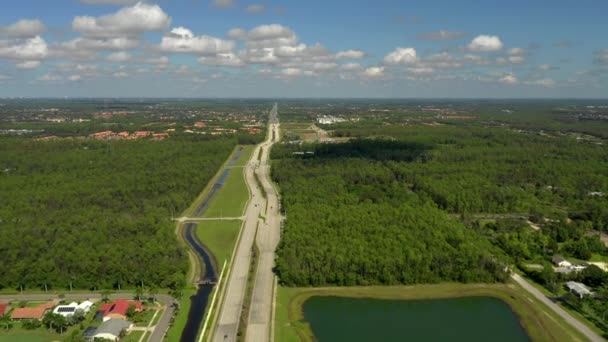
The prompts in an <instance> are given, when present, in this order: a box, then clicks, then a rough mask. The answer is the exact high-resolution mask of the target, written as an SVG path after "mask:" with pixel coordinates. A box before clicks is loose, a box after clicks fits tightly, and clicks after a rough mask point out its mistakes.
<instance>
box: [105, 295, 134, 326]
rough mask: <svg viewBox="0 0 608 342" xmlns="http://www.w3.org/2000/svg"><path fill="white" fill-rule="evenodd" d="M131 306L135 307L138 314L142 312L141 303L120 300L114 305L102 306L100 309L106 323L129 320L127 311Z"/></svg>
mask: <svg viewBox="0 0 608 342" xmlns="http://www.w3.org/2000/svg"><path fill="white" fill-rule="evenodd" d="M130 306H133V307H135V311H136V312H141V311H142V303H141V302H139V301H128V300H124V299H119V300H116V301H114V302H113V303H106V304H102V305H101V306H100V307H99V313H101V317H102V319H103V321H104V322H105V321H107V320H110V319H112V318H115V319H123V320H124V319H127V310H129V307H130Z"/></svg>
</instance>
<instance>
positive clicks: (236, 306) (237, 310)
mask: <svg viewBox="0 0 608 342" xmlns="http://www.w3.org/2000/svg"><path fill="white" fill-rule="evenodd" d="M273 111H276V107H275V108H274V109H273ZM274 115H276V113H274ZM274 115H273V114H271V118H270V121H271V122H274V121H276V119H273V116H274ZM273 126H274V125H272V126H271V129H272V127H273ZM272 136H273V135H272V132H270V134H268V138H267V140H266V141H265V142H263V143H262V144H260V145H258V146H257V147H256V149H255V151H253V153H252V155H251V159H250V161H249V163H248V165H247V167H246V169H245V179H246V180H247V186H248V187H249V189H250V191H251V198H250V200H249V202H248V204H247V209H246V211H245V222H244V225H243V230H242V232H241V238H240V240H239V245H238V246H237V249H236V253H235V255H234V261H233V264H232V268H231V269H230V274H229V276H228V282H227V283H226V291H225V293H224V296H223V299H222V300H223V301H222V302H221V306H220V308H219V315H218V319H217V321H216V325H215V333H214V335H213V338H212V341H214V342H235V341H236V340H237V333H238V329H239V321H240V317H241V311H242V308H243V300H244V297H245V291H246V289H247V277H248V274H249V267H250V264H251V249H252V247H253V243H254V240H255V236H256V230H257V229H258V228H257V227H258V226H259V227H260V228H259V230H260V232H263V231H264V229H265V227H264V222H263V220H261V219H260V213H261V212H262V210H263V209H264V208H265V207H266V205H267V201H266V200H265V199H264V198H263V197H262V193H261V191H260V189H258V187H257V183H256V181H255V176H254V172H256V169H258V160H257V158H258V154H259V151H260V149H261V148H262V149H263V150H264V151H263V157H262V161H261V162H260V163H259V164H260V165H265V164H266V160H267V158H268V150H269V147H270V146H271V145H272V143H273V142H272ZM276 136H277V137H278V134H277V135H276ZM264 158H266V159H264ZM258 170H260V171H261V170H265V171H263V172H262V173H260V174H259V175H260V176H261V177H266V176H267V172H268V170H267V168H264V167H259V169H258ZM262 182H264V181H263V180H262ZM267 191H268V189H267ZM273 207H274V208H276V205H274V206H273ZM264 210H265V209H264ZM269 216H270V215H269ZM270 289H271V291H272V287H271V288H270ZM252 308H253V307H252Z"/></svg>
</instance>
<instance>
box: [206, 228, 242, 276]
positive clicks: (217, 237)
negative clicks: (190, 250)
mask: <svg viewBox="0 0 608 342" xmlns="http://www.w3.org/2000/svg"><path fill="white" fill-rule="evenodd" d="M241 224H242V221H240V220H238V221H237V220H235V221H219V220H218V221H201V222H199V223H198V227H197V229H196V236H197V237H198V238H199V240H201V242H202V243H203V244H205V246H207V248H209V250H210V251H211V253H213V255H214V256H215V258H216V260H217V263H218V265H217V267H218V270H217V271H218V272H220V268H221V267H222V265H223V264H224V260H227V262H230V256H231V255H232V250H233V248H234V244H235V243H236V240H237V238H238V236H239V230H240V229H241Z"/></svg>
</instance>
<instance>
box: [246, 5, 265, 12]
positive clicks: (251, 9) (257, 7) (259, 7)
mask: <svg viewBox="0 0 608 342" xmlns="http://www.w3.org/2000/svg"><path fill="white" fill-rule="evenodd" d="M245 10H246V11H247V12H249V13H261V12H264V10H266V6H264V5H261V4H251V5H249V6H247V8H245Z"/></svg>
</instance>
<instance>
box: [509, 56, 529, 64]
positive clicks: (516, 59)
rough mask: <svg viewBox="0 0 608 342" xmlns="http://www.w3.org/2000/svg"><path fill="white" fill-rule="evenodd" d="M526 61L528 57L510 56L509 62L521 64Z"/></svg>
mask: <svg viewBox="0 0 608 342" xmlns="http://www.w3.org/2000/svg"><path fill="white" fill-rule="evenodd" d="M525 61H526V58H525V57H523V56H509V62H511V63H512V64H521V63H523V62H525Z"/></svg>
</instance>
